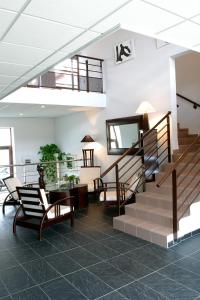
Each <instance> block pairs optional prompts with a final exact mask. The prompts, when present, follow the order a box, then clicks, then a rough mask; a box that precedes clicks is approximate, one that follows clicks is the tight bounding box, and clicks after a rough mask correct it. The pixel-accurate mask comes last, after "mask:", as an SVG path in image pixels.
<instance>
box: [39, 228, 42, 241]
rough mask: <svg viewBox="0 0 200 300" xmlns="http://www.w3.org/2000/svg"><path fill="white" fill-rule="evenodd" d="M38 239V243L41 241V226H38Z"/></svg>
mask: <svg viewBox="0 0 200 300" xmlns="http://www.w3.org/2000/svg"><path fill="white" fill-rule="evenodd" d="M38 239H39V241H41V240H42V226H40V229H39V235H38Z"/></svg>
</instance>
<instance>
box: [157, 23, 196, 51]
mask: <svg viewBox="0 0 200 300" xmlns="http://www.w3.org/2000/svg"><path fill="white" fill-rule="evenodd" d="M157 36H158V38H159V39H161V40H164V41H168V42H171V43H175V44H176V43H177V44H178V45H182V46H184V47H188V48H191V47H192V46H193V45H196V44H198V43H200V25H197V24H194V23H192V22H190V21H186V22H184V23H182V24H179V25H177V26H175V27H173V28H171V29H168V30H166V31H164V32H162V33H160V34H158V35H157Z"/></svg>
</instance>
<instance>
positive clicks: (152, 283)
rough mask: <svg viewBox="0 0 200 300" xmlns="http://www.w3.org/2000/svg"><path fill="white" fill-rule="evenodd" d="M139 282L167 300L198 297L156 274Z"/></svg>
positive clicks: (195, 293)
mask: <svg viewBox="0 0 200 300" xmlns="http://www.w3.org/2000/svg"><path fill="white" fill-rule="evenodd" d="M140 282H141V283H143V284H145V285H147V286H148V287H150V288H152V289H153V290H155V291H157V292H159V293H161V294H162V295H164V296H165V297H167V298H168V299H176V300H192V299H195V298H197V296H198V295H199V293H197V292H195V291H193V290H191V289H188V288H187V287H185V286H184V285H182V284H179V283H178V282H176V281H174V280H171V279H169V278H167V277H165V276H162V275H161V274H158V273H154V274H151V275H149V276H147V277H145V278H143V279H141V280H140Z"/></svg>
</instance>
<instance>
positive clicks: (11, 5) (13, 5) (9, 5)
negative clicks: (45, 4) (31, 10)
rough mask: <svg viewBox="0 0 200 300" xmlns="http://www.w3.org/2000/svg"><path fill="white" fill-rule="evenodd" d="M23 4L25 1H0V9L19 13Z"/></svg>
mask: <svg viewBox="0 0 200 300" xmlns="http://www.w3.org/2000/svg"><path fill="white" fill-rule="evenodd" d="M25 3H26V0H11V1H9V0H0V8H4V9H8V10H13V11H19V10H20V9H21V8H22V7H23V5H24V4H25Z"/></svg>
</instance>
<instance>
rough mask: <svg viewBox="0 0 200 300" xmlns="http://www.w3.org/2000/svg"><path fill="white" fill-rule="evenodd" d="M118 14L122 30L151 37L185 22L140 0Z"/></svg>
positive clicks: (135, 0)
mask: <svg viewBox="0 0 200 300" xmlns="http://www.w3.org/2000/svg"><path fill="white" fill-rule="evenodd" d="M117 14H119V19H120V23H121V26H122V28H125V29H129V30H132V31H136V32H139V33H145V34H150V35H152V34H155V33H156V32H159V31H161V30H163V29H165V28H168V27H170V26H173V25H175V24H177V23H179V22H181V21H182V20H183V19H182V18H180V17H178V16H175V15H173V14H171V13H168V12H166V11H164V10H162V9H160V8H157V7H154V6H152V5H150V4H147V3H144V2H141V1H139V0H134V1H133V2H131V3H130V4H129V5H127V6H125V7H124V8H123V9H121V10H120V11H119V12H118V13H117Z"/></svg>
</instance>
